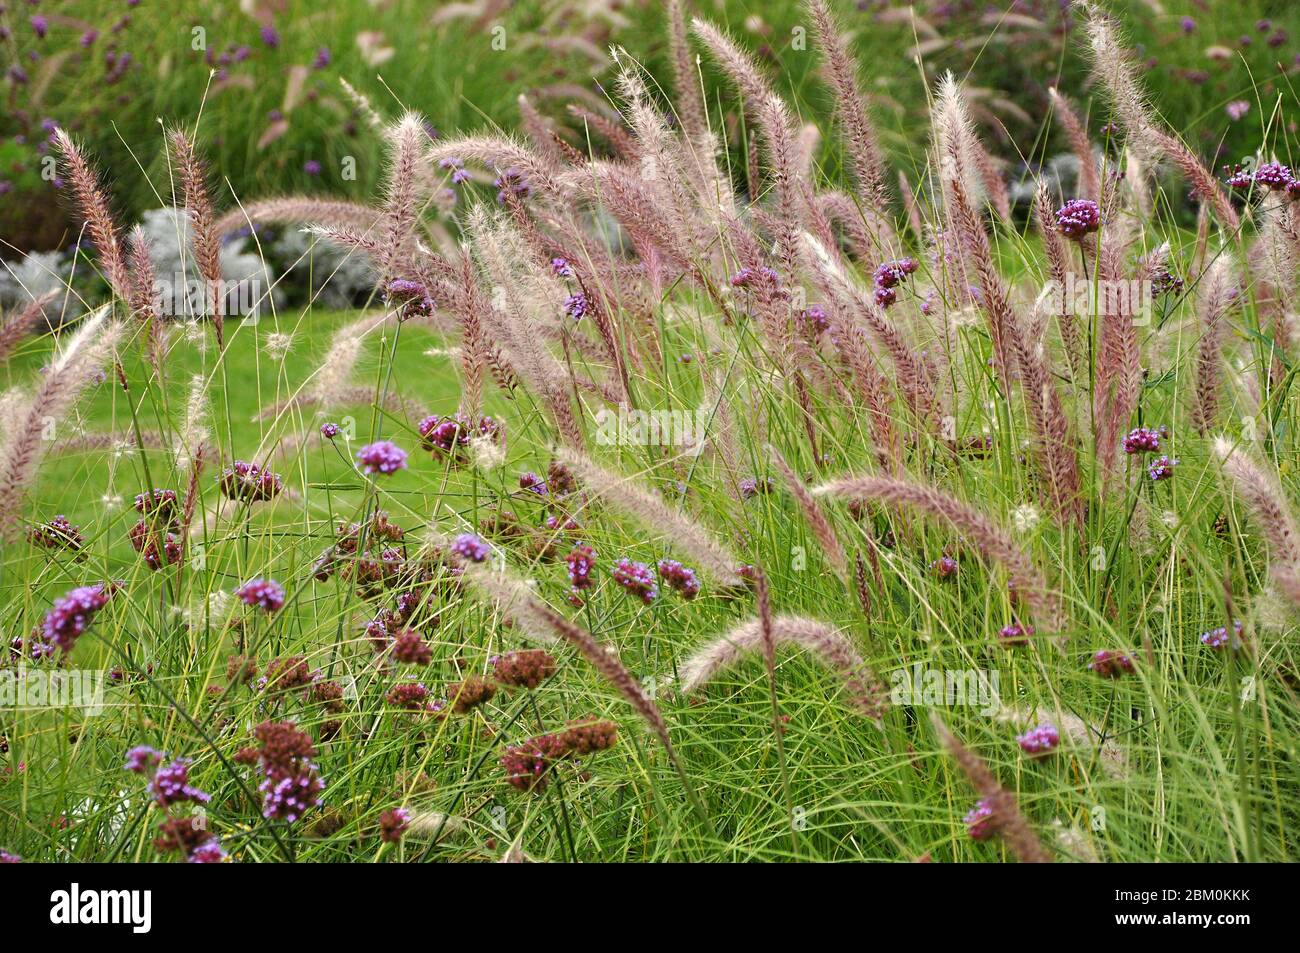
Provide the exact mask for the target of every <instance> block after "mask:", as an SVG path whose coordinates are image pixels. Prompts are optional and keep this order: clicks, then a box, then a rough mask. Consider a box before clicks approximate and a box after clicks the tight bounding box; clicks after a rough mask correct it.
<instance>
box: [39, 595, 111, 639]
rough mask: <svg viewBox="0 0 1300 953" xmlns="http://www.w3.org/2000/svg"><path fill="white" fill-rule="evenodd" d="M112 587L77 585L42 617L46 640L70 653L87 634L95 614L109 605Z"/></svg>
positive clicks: (55, 601)
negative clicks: (85, 633)
mask: <svg viewBox="0 0 1300 953" xmlns="http://www.w3.org/2000/svg"><path fill="white" fill-rule="evenodd" d="M112 594H113V588H112V587H111V586H108V585H105V584H104V583H96V584H95V585H93V586H78V587H77V588H76V589H73V590H71V591H70V592H68V593H67V594H66V595H63V596H60V597H59V598H58V599H55V600H54V606H53V607H52V608H51V609H50V611H49V612H48V613H46V615H45V624H44V631H45V638H46V640H47V641H49V642H51V643H52V644H54V645H56V646H58V647H59V648H60V649H62V650H63V651H64V652H65V653H66V652H71V651H72V647H73V646H74V645H76V643H77V639H78V638H80V637H81V634H82V633H83V632H85V631H86V628H87V627H88V626H89V625H90V623H91V621H92V620H93V619H94V618H95V613H97V612H98V611H99V610H100V609H102V608H104V606H106V605H108V600H109V599H110V598H111V597H112Z"/></svg>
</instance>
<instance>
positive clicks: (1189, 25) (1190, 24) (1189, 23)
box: [1178, 17, 1196, 33]
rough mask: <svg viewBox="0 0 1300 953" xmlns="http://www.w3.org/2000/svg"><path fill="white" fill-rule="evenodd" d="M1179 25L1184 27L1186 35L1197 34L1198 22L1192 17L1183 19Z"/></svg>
mask: <svg viewBox="0 0 1300 953" xmlns="http://www.w3.org/2000/svg"><path fill="white" fill-rule="evenodd" d="M1178 25H1179V26H1180V27H1182V30H1183V32H1184V33H1195V32H1196V21H1195V20H1193V19H1192V18H1191V17H1183V19H1182V21H1181V22H1180V23H1179V24H1178Z"/></svg>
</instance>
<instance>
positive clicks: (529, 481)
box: [519, 470, 546, 496]
mask: <svg viewBox="0 0 1300 953" xmlns="http://www.w3.org/2000/svg"><path fill="white" fill-rule="evenodd" d="M519 489H521V490H529V491H530V492H533V493H536V494H537V495H538V496H546V481H545V480H543V479H542V478H541V477H539V476H538V475H537V474H536V473H534V472H533V471H532V470H527V471H525V472H523V473H521V474H519Z"/></svg>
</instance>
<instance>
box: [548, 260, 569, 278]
mask: <svg viewBox="0 0 1300 953" xmlns="http://www.w3.org/2000/svg"><path fill="white" fill-rule="evenodd" d="M551 272H552V274H554V275H555V276H556V277H557V278H572V277H573V266H572V265H570V264H569V259H567V258H552V259H551Z"/></svg>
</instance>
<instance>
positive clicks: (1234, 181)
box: [1223, 165, 1255, 189]
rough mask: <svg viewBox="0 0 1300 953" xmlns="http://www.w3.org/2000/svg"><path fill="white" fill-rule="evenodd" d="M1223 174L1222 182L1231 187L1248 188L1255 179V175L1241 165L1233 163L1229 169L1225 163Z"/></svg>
mask: <svg viewBox="0 0 1300 953" xmlns="http://www.w3.org/2000/svg"><path fill="white" fill-rule="evenodd" d="M1223 174H1224V179H1223V180H1224V182H1226V183H1227V184H1228V187H1229V188H1233V189H1248V188H1250V186H1251V185H1252V184H1253V183H1254V181H1255V177H1254V176H1253V175H1252V174H1251V173H1250V171H1249V170H1248V169H1246V168H1245V167H1244V166H1242V165H1234V166H1233V167H1232V168H1231V169H1230V168H1228V167H1227V166H1226V165H1225V166H1224V167H1223Z"/></svg>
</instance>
